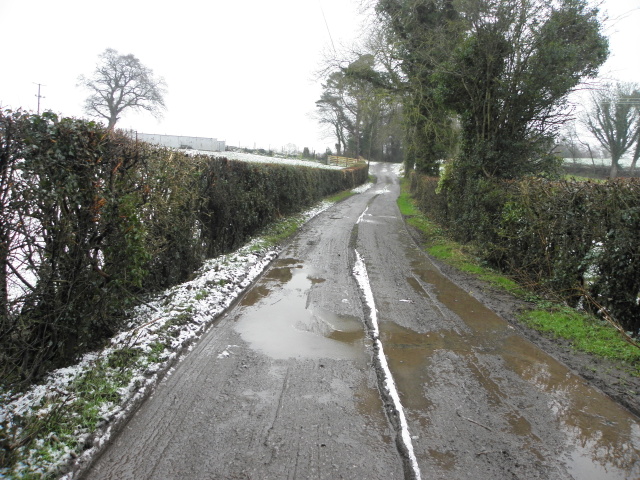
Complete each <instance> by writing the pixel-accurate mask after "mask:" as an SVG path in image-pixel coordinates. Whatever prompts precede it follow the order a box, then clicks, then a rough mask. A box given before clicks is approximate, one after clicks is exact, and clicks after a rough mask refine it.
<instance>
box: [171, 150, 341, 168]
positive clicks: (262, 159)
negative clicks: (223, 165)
mask: <svg viewBox="0 0 640 480" xmlns="http://www.w3.org/2000/svg"><path fill="white" fill-rule="evenodd" d="M183 151H184V152H185V153H187V154H188V155H208V156H210V157H216V158H228V159H229V160H240V161H243V162H252V163H269V164H282V165H295V166H299V167H313V168H328V169H332V170H342V169H343V168H344V167H340V166H336V165H325V164H323V163H318V162H313V161H311V160H301V159H298V158H284V157H278V156H273V157H269V156H267V155H256V154H253V153H241V152H207V151H204V150H183Z"/></svg>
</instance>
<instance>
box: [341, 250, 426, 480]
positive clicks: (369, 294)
mask: <svg viewBox="0 0 640 480" xmlns="http://www.w3.org/2000/svg"><path fill="white" fill-rule="evenodd" d="M355 253H356V262H355V265H354V267H353V275H354V277H355V278H356V281H357V282H358V285H359V287H360V290H361V291H362V293H363V295H364V298H365V303H366V305H367V306H368V307H369V310H370V314H369V317H370V318H369V319H370V321H371V326H370V333H371V337H372V340H373V342H374V352H375V355H376V360H377V362H378V365H379V366H380V369H381V370H382V383H383V385H384V388H385V390H386V393H387V394H388V395H389V396H390V397H391V399H392V401H393V408H394V410H395V412H396V413H397V415H398V420H399V422H400V436H401V440H402V444H403V445H404V447H405V448H406V450H407V454H408V456H409V461H410V462H411V468H412V470H413V472H414V474H415V478H416V479H417V480H420V468H419V467H418V460H417V458H416V455H415V452H414V450H413V443H412V442H411V435H410V434H409V425H408V424H407V419H406V417H405V414H404V408H403V407H402V403H401V402H400V394H399V393H398V389H397V388H396V384H395V382H394V380H393V376H392V375H391V370H390V369H389V364H388V363H387V357H386V356H385V354H384V348H383V345H382V341H381V340H380V328H379V326H378V311H377V310H376V305H375V301H374V298H373V291H372V290H371V285H370V283H369V276H368V275H367V267H366V265H365V262H364V260H363V258H362V257H361V256H360V253H358V251H357V250H356V251H355Z"/></svg>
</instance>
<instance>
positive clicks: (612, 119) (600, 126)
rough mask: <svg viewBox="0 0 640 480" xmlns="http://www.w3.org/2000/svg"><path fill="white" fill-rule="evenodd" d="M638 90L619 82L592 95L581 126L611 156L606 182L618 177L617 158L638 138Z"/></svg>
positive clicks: (639, 99) (639, 92)
mask: <svg viewBox="0 0 640 480" xmlns="http://www.w3.org/2000/svg"><path fill="white" fill-rule="evenodd" d="M639 107H640V89H639V87H638V85H637V84H635V83H629V82H620V83H618V84H615V85H607V86H606V87H605V88H603V89H602V90H598V91H596V92H594V93H593V95H592V100H591V110H590V111H588V112H587V113H586V114H585V116H584V118H583V123H584V126H585V127H586V128H587V129H588V130H589V132H590V133H591V134H592V135H593V136H594V137H595V138H596V139H597V140H598V142H599V143H600V145H602V147H603V148H604V149H606V150H607V152H609V155H611V171H610V174H609V177H610V178H616V177H617V176H618V169H619V168H620V165H619V161H620V158H621V157H622V156H623V155H624V154H625V153H626V152H627V151H628V150H629V148H631V146H632V145H633V144H634V143H635V142H637V141H638V137H639V136H640V110H639Z"/></svg>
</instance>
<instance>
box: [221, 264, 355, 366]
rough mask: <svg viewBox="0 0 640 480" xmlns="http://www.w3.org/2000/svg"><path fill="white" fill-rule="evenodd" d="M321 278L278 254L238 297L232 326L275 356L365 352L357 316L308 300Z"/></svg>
mask: <svg viewBox="0 0 640 480" xmlns="http://www.w3.org/2000/svg"><path fill="white" fill-rule="evenodd" d="M323 282H324V279H322V278H319V277H318V276H317V275H314V272H313V271H312V270H311V269H310V268H308V267H306V266H305V265H304V264H302V263H301V262H300V261H298V260H295V259H283V260H278V261H277V262H276V264H275V265H274V266H273V267H272V268H271V269H270V270H269V271H268V272H267V273H266V274H265V275H264V276H263V278H262V279H261V280H260V281H259V283H258V284H257V285H255V286H254V287H253V288H252V289H251V291H250V292H248V293H247V295H245V297H244V298H243V299H242V300H241V302H240V306H241V315H239V317H238V318H237V319H236V324H235V326H234V328H235V329H236V331H237V332H238V333H240V335H241V336H242V338H243V339H244V340H245V341H247V342H249V343H250V344H251V346H252V347H253V348H255V349H256V350H259V351H261V352H262V353H265V354H266V355H269V356H270V357H272V358H276V359H285V358H292V357H304V358H333V359H355V358H363V357H364V355H365V351H366V350H365V348H364V341H365V339H364V328H363V325H362V322H361V321H360V319H358V318H356V317H349V316H345V315H337V314H335V313H333V312H330V311H328V310H325V309H320V308H314V307H313V306H310V305H308V294H309V291H310V290H311V288H312V287H313V286H316V285H320V284H322V283H323Z"/></svg>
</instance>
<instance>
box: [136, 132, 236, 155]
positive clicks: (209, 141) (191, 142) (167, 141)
mask: <svg viewBox="0 0 640 480" xmlns="http://www.w3.org/2000/svg"><path fill="white" fill-rule="evenodd" d="M131 136H132V138H137V139H138V140H140V141H142V142H147V143H152V144H154V145H162V146H163V147H169V148H189V149H193V150H205V151H208V152H224V151H225V147H226V145H225V142H224V141H221V140H218V139H216V138H206V137H180V136H177V135H159V134H154V133H138V132H131Z"/></svg>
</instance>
